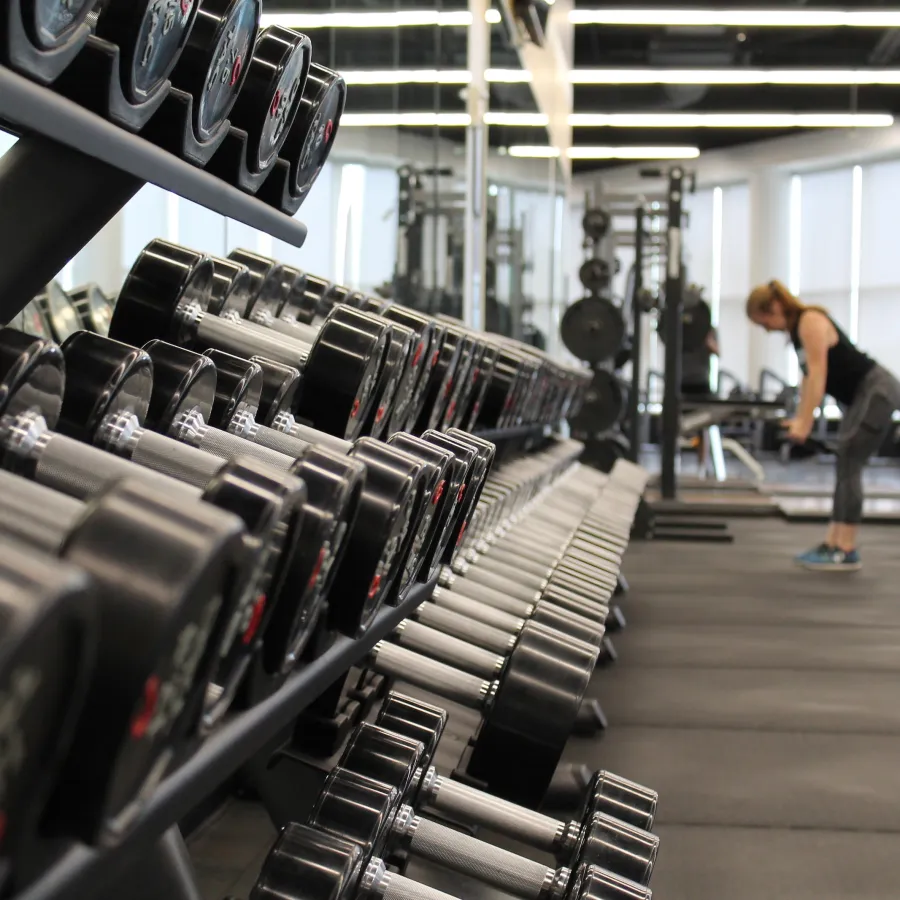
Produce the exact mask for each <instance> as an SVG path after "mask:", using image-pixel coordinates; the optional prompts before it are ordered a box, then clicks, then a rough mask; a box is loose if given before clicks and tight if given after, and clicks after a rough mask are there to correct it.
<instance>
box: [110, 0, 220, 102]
mask: <svg viewBox="0 0 900 900" xmlns="http://www.w3.org/2000/svg"><path fill="white" fill-rule="evenodd" d="M201 5H204V6H205V5H206V4H201V2H200V0H179V2H160V0H144V2H140V3H136V2H135V0H104V2H103V3H100V4H99V6H98V10H99V15H98V16H97V19H96V22H95V23H94V34H95V35H96V36H97V37H100V38H102V39H103V40H105V41H109V42H110V43H111V44H115V45H116V46H117V47H118V48H119V51H120V54H121V60H120V78H121V82H122V90H123V93H124V94H125V97H126V99H127V100H128V101H129V102H130V103H132V104H135V105H139V104H141V103H146V102H147V101H148V100H150V99H151V98H152V97H154V96H155V95H156V94H157V92H158V91H159V90H160V88H161V87H162V86H163V85H164V84H165V82H166V81H167V79H168V77H169V75H170V74H171V72H172V69H174V68H175V65H176V63H177V62H178V59H179V57H180V56H181V53H182V50H183V49H184V45H185V43H186V41H187V40H188V37H189V36H190V33H191V28H192V27H193V25H194V19H195V14H196V13H197V7H200V6H201ZM201 15H202V13H201Z"/></svg>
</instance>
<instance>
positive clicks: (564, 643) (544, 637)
mask: <svg viewBox="0 0 900 900" xmlns="http://www.w3.org/2000/svg"><path fill="white" fill-rule="evenodd" d="M598 652H599V651H598V649H597V648H596V647H590V646H588V645H587V644H583V643H581V642H579V641H574V640H572V639H571V638H568V637H565V636H563V635H561V634H559V633H558V632H556V631H554V630H553V629H550V628H546V627H544V626H543V625H538V624H536V623H532V622H528V623H526V625H525V627H524V628H523V629H522V632H521V633H520V635H519V640H518V642H517V643H516V648H515V650H514V651H513V652H512V653H511V654H510V655H509V657H508V659H507V663H506V669H505V670H504V673H503V678H502V680H501V681H500V683H499V685H498V688H497V693H496V695H495V697H494V698H493V701H492V702H491V704H490V706H489V708H488V709H487V711H486V713H485V716H484V719H483V721H482V725H481V728H480V730H479V732H478V736H477V738H476V742H475V746H474V747H473V749H472V754H471V756H470V758H469V762H468V765H467V767H466V771H467V773H468V774H469V775H471V776H473V777H475V778H478V779H479V780H481V781H483V782H485V784H486V785H487V786H488V790H489V791H490V792H491V793H492V794H496V795H497V796H500V797H503V798H504V799H506V800H511V801H512V802H514V803H521V804H522V805H524V806H528V807H529V808H531V809H537V808H539V807H540V804H541V802H542V801H543V799H544V794H545V793H546V791H547V788H548V787H549V786H550V782H551V781H552V780H553V773H554V772H555V771H556V768H557V766H558V765H559V760H560V757H561V756H562V752H563V750H564V749H565V746H566V743H567V742H568V739H569V736H570V735H571V734H572V729H573V727H574V725H575V720H576V718H577V716H578V710H579V709H580V707H581V701H582V699H583V698H584V693H585V691H586V690H587V686H588V683H589V682H590V679H591V675H592V674H593V671H594V667H595V665H596V663H597V655H598Z"/></svg>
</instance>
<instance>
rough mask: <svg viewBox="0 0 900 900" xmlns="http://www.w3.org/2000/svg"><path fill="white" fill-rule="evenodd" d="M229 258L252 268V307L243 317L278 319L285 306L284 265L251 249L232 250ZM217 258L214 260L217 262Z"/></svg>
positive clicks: (253, 319) (252, 319)
mask: <svg viewBox="0 0 900 900" xmlns="http://www.w3.org/2000/svg"><path fill="white" fill-rule="evenodd" d="M228 259H229V260H231V262H233V263H237V264H238V265H242V266H246V267H247V268H248V269H249V270H250V298H251V300H252V307H251V308H250V309H249V310H248V311H247V312H246V313H242V314H241V315H242V317H243V318H248V319H250V320H251V321H256V320H257V319H255V317H272V318H275V319H277V318H278V317H279V316H280V315H281V312H282V309H283V308H284V303H285V299H286V298H285V292H284V266H282V265H281V264H280V263H277V262H275V261H274V260H271V259H269V258H268V257H266V256H260V255H259V254H258V253H252V252H251V251H249V250H241V249H237V250H232V251H231V253H229V254H228ZM215 261H216V260H215V258H213V262H214V263H215Z"/></svg>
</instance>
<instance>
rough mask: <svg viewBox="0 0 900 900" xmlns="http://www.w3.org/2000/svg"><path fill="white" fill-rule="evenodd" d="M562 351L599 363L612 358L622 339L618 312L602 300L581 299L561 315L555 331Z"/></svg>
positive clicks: (622, 332)
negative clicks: (559, 337)
mask: <svg viewBox="0 0 900 900" xmlns="http://www.w3.org/2000/svg"><path fill="white" fill-rule="evenodd" d="M559 332H560V336H561V337H562V342H563V343H564V344H565V345H566V349H567V350H568V351H569V352H570V353H571V354H572V355H573V356H574V357H576V358H577V359H581V360H584V362H588V363H601V362H605V361H606V360H608V359H612V358H613V357H614V356H615V355H616V352H617V351H618V350H619V348H620V347H621V346H622V341H623V340H624V339H625V322H624V321H623V320H622V313H621V312H620V310H619V309H617V308H616V306H615V305H614V304H613V303H612V302H611V301H609V300H606V299H605V298H603V297H583V298H582V299H581V300H577V301H576V302H575V303H573V304H572V305H571V306H570V307H569V308H568V309H567V310H566V311H565V313H564V314H563V317H562V323H561V324H560V328H559Z"/></svg>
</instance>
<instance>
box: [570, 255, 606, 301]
mask: <svg viewBox="0 0 900 900" xmlns="http://www.w3.org/2000/svg"><path fill="white" fill-rule="evenodd" d="M612 275H613V273H612V269H611V268H610V265H609V263H608V262H607V261H606V260H605V259H601V258H600V257H596V256H592V257H590V258H589V259H586V260H585V261H584V262H583V263H582V264H581V266H580V268H579V269H578V280H579V281H580V282H581V284H582V286H583V287H584V288H585V290H586V291H588V292H589V293H591V294H599V293H601V292H602V291H608V290H609V283H610V281H611V279H612Z"/></svg>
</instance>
